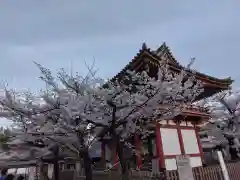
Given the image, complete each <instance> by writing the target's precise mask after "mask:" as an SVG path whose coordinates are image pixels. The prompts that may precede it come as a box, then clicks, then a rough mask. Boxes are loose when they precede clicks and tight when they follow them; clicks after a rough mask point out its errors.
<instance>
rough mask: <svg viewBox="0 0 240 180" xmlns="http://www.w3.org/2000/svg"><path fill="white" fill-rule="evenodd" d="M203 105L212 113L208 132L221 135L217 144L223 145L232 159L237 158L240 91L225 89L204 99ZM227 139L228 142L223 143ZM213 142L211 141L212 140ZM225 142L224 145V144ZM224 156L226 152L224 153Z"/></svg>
mask: <svg viewBox="0 0 240 180" xmlns="http://www.w3.org/2000/svg"><path fill="white" fill-rule="evenodd" d="M203 105H204V106H205V107H207V108H208V109H209V111H210V113H211V115H212V119H211V120H210V125H207V126H211V129H209V128H207V129H208V130H207V131H208V133H210V134H211V135H212V136H213V137H214V136H219V133H220V134H222V135H223V137H222V138H221V139H218V142H216V143H217V145H218V146H224V147H226V146H227V147H226V149H227V150H228V153H229V154H230V156H231V159H232V160H236V159H239V157H240V156H239V148H240V143H239V138H240V127H239V122H240V119H239V118H240V117H239V115H240V92H239V91H232V90H231V91H230V90H229V91H225V92H221V93H219V94H217V95H216V96H213V97H212V98H210V99H208V100H205V102H203ZM225 139H227V141H228V144H227V145H226V144H225V143H223V142H224V141H225ZM212 143H213V141H212ZM224 144H225V145H224ZM224 154H225V155H226V156H227V154H226V152H225V153H224Z"/></svg>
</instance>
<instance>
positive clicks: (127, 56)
mask: <svg viewBox="0 0 240 180" xmlns="http://www.w3.org/2000/svg"><path fill="white" fill-rule="evenodd" d="M239 5H240V3H239V2H238V1H225V0H213V1H208V0H202V1H197V0H193V1H192V0H183V1H179V0H169V1H159V0H150V1H143V0H140V1H139V0H138V1H137V0H131V1H127V0H123V1H117V0H103V1H78V0H69V1H65V0H58V1H49V0H41V1H31V0H21V1H13V0H9V1H4V2H2V3H1V6H0V24H1V28H0V67H1V71H0V79H3V80H4V81H7V82H9V84H10V86H11V87H16V88H18V89H21V88H26V87H27V88H28V87H29V88H31V89H32V90H34V91H38V90H39V89H40V88H41V87H42V86H43V84H42V83H41V82H40V81H36V78H37V77H38V75H39V72H38V71H37V69H36V68H35V67H34V64H33V63H32V61H33V60H34V61H38V62H40V63H42V64H43V65H45V66H47V67H49V68H51V69H58V68H61V67H64V68H67V69H68V70H69V68H70V61H72V63H73V69H74V71H80V72H82V73H85V72H86V69H85V68H84V62H83V61H84V60H85V61H87V62H89V63H91V61H92V60H93V56H94V57H95V58H96V60H97V64H96V66H97V67H99V68H100V72H99V73H100V75H102V76H103V77H111V76H113V75H114V74H116V73H117V72H118V71H119V70H120V69H121V68H122V67H124V65H125V64H126V63H128V62H129V61H130V60H131V59H132V57H133V56H134V55H135V54H136V52H137V51H138V49H139V48H140V47H141V43H142V42H143V41H145V42H147V44H148V45H149V46H150V47H152V48H156V47H157V46H158V45H160V44H161V43H162V42H163V41H166V42H167V44H168V45H169V46H170V48H171V50H172V52H173V54H174V55H175V56H176V58H177V59H178V60H179V61H180V62H181V63H183V64H186V63H187V62H188V61H189V59H190V57H192V56H195V57H196V58H197V62H196V64H195V66H194V67H195V68H196V69H198V70H200V71H202V72H205V73H208V74H211V75H214V76H217V77H226V76H232V77H233V78H234V79H236V80H237V82H236V86H238V85H239V81H238V79H239V78H240V77H239V75H238V69H237V68H238V65H239V61H238V60H237V59H238V52H239V50H240V46H239V41H240V36H239V32H240V31H239V30H240V22H239V21H238V17H239V16H240V12H239V10H238V7H239Z"/></svg>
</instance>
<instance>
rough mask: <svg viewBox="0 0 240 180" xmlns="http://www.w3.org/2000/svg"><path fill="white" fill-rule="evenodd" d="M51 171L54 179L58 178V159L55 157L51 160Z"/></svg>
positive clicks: (57, 179)
mask: <svg viewBox="0 0 240 180" xmlns="http://www.w3.org/2000/svg"><path fill="white" fill-rule="evenodd" d="M53 172H54V174H53V175H54V180H59V164H58V159H57V157H55V159H54V162H53Z"/></svg>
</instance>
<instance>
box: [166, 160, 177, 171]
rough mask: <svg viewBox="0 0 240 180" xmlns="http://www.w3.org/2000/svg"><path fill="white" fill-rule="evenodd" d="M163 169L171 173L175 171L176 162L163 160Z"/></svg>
mask: <svg viewBox="0 0 240 180" xmlns="http://www.w3.org/2000/svg"><path fill="white" fill-rule="evenodd" d="M165 167H166V170H168V171H172V170H176V169H177V162H176V159H175V158H173V159H165Z"/></svg>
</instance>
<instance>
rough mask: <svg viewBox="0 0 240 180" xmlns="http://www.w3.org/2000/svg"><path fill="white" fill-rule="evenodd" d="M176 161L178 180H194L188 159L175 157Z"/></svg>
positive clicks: (186, 157)
mask: <svg viewBox="0 0 240 180" xmlns="http://www.w3.org/2000/svg"><path fill="white" fill-rule="evenodd" d="M176 161H177V169H178V175H179V180H194V178H193V172H192V167H191V165H190V161H189V157H188V156H186V155H183V156H177V157H176Z"/></svg>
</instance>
